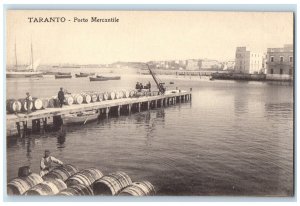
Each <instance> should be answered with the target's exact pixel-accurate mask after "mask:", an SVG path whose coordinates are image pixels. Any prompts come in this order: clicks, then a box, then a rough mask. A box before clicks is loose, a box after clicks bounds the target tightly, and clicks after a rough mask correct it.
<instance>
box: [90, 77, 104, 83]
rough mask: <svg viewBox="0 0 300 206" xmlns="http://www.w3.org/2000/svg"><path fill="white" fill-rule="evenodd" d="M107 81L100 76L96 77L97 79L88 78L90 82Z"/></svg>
mask: <svg viewBox="0 0 300 206" xmlns="http://www.w3.org/2000/svg"><path fill="white" fill-rule="evenodd" d="M107 80H109V79H107V78H106V77H101V76H97V77H90V81H91V82H92V81H107Z"/></svg>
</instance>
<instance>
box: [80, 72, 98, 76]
mask: <svg viewBox="0 0 300 206" xmlns="http://www.w3.org/2000/svg"><path fill="white" fill-rule="evenodd" d="M80 74H81V75H88V76H94V75H95V72H91V73H84V72H80Z"/></svg>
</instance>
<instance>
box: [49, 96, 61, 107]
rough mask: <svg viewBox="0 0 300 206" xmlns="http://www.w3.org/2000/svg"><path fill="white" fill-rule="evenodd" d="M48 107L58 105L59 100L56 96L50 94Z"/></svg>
mask: <svg viewBox="0 0 300 206" xmlns="http://www.w3.org/2000/svg"><path fill="white" fill-rule="evenodd" d="M48 107H51V108H52V107H60V104H59V100H58V98H57V96H52V97H51V99H50V100H49V104H48Z"/></svg>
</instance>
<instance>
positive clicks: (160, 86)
mask: <svg viewBox="0 0 300 206" xmlns="http://www.w3.org/2000/svg"><path fill="white" fill-rule="evenodd" d="M146 65H147V67H148V69H149V72H150V74H151V76H152V78H153V80H154V81H155V83H156V85H157V88H158V90H159V93H160V94H165V91H166V88H165V87H164V84H165V83H164V82H162V81H161V80H160V79H159V78H158V77H156V76H155V74H154V72H153V71H152V70H151V69H150V67H149V65H148V64H146Z"/></svg>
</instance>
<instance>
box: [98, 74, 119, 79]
mask: <svg viewBox="0 0 300 206" xmlns="http://www.w3.org/2000/svg"><path fill="white" fill-rule="evenodd" d="M96 77H97V78H107V80H120V79H121V77H120V76H109V77H104V76H99V75H97V76H96Z"/></svg>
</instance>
